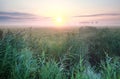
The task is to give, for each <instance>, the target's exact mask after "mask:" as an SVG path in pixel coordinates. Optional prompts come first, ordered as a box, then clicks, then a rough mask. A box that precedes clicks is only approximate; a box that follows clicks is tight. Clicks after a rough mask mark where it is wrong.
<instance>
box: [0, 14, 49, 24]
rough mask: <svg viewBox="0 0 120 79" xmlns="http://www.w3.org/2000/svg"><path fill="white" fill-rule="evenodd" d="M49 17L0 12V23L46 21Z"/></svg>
mask: <svg viewBox="0 0 120 79" xmlns="http://www.w3.org/2000/svg"><path fill="white" fill-rule="evenodd" d="M50 18H51V17H43V16H37V15H33V14H29V13H21V12H0V21H1V22H4V21H9V22H21V21H23V22H24V21H41V20H48V19H50Z"/></svg>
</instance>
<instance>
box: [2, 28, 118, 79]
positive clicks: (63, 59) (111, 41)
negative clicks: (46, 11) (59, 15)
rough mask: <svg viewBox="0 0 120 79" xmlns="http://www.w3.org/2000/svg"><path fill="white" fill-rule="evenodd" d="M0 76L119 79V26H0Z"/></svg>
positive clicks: (29, 78) (22, 78) (54, 78)
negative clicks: (6, 27) (7, 27)
mask: <svg viewBox="0 0 120 79" xmlns="http://www.w3.org/2000/svg"><path fill="white" fill-rule="evenodd" d="M0 79H120V28H119V27H118V28H97V27H80V28H78V27H77V28H61V29H60V28H9V29H5V28H1V30H0Z"/></svg>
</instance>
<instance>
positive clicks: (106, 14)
mask: <svg viewBox="0 0 120 79" xmlns="http://www.w3.org/2000/svg"><path fill="white" fill-rule="evenodd" d="M101 16H120V13H102V14H90V15H79V16H73V17H101Z"/></svg>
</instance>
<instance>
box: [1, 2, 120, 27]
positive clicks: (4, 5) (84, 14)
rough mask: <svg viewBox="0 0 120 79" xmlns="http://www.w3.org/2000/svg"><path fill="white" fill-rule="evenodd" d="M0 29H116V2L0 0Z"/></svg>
mask: <svg viewBox="0 0 120 79" xmlns="http://www.w3.org/2000/svg"><path fill="white" fill-rule="evenodd" d="M58 18H61V19H62V22H61V23H59V22H57V21H56V20H57V19H58ZM0 25H38V26H59V25H61V26H84V25H93V26H107V25H108V26H119V25H120V0H0Z"/></svg>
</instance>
